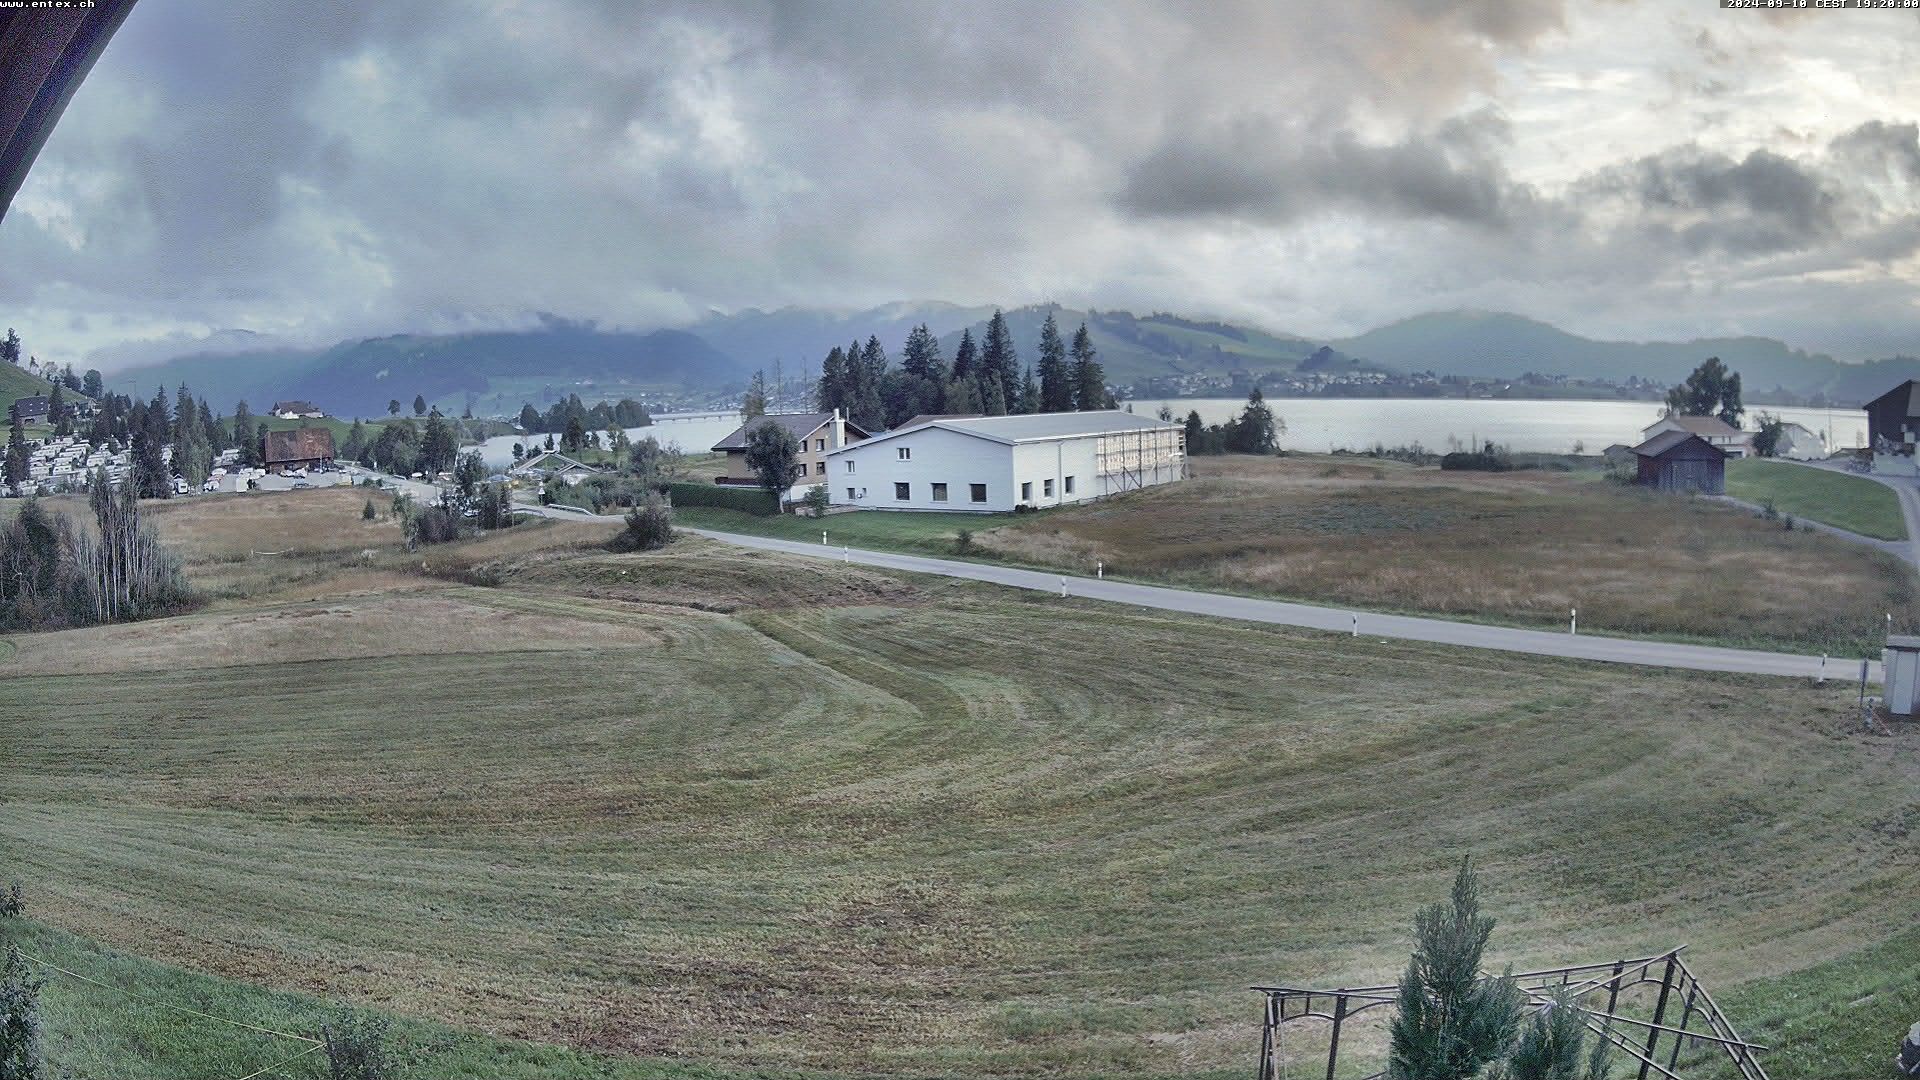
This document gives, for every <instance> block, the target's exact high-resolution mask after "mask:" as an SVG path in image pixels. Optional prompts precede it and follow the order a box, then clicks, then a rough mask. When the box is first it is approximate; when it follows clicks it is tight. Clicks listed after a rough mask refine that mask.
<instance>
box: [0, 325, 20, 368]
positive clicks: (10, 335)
mask: <svg viewBox="0 0 1920 1080" xmlns="http://www.w3.org/2000/svg"><path fill="white" fill-rule="evenodd" d="M0 360H5V361H6V362H7V363H9V364H12V365H13V366H14V367H19V366H20V335H19V334H16V333H14V331H13V327H11V326H9V327H7V336H6V340H4V341H0Z"/></svg>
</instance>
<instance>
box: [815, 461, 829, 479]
mask: <svg viewBox="0 0 1920 1080" xmlns="http://www.w3.org/2000/svg"><path fill="white" fill-rule="evenodd" d="M813 473H814V475H815V476H825V475H827V463H826V462H824V461H816V462H814V465H813Z"/></svg>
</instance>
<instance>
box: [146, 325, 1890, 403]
mask: <svg viewBox="0 0 1920 1080" xmlns="http://www.w3.org/2000/svg"><path fill="white" fill-rule="evenodd" d="M993 310H994V309H993V308H991V307H988V306H972V307H968V306H962V305H956V304H947V303H939V302H924V303H912V302H902V303H897V304H888V305H883V306H881V307H876V308H870V309H867V310H864V311H825V310H819V309H809V308H783V309H780V310H777V311H761V310H757V309H749V310H746V311H741V312H736V313H733V314H719V313H715V314H712V315H709V316H707V317H705V318H702V319H700V320H699V321H697V322H695V323H694V324H692V325H691V326H689V327H688V328H686V329H679V330H675V329H662V330H652V331H634V330H603V329H600V328H598V327H597V326H595V325H594V324H591V323H574V322H567V321H565V320H560V319H554V318H551V317H543V319H542V323H541V325H540V326H539V327H537V328H535V329H531V330H523V331H489V332H471V333H460V334H444V335H417V334H403V335H395V336H391V337H382V338H366V339H362V340H358V341H347V342H341V343H340V344H337V345H334V346H332V347H331V348H327V349H318V350H299V349H274V348H270V349H259V350H253V351H242V352H229V353H222V354H214V353H203V354H194V355H188V356H180V357H175V358H173V359H171V360H167V361H165V362H163V363H160V364H155V365H150V366H145V367H140V368H136V369H133V370H129V371H125V372H121V373H119V374H117V375H116V376H114V377H112V378H110V379H109V383H110V384H111V385H113V386H114V387H116V388H120V389H126V390H129V391H131V392H136V393H139V394H142V395H143V396H145V395H150V394H151V393H152V391H153V388H154V387H155V386H156V385H163V386H166V387H168V388H169V389H171V388H172V387H174V386H176V385H178V384H179V383H180V382H182V381H185V382H186V383H187V384H188V385H190V386H191V387H193V389H194V391H195V392H196V393H200V394H204V395H206V396H207V397H208V398H209V400H210V401H214V402H217V403H218V404H219V406H220V407H222V408H231V405H232V402H234V401H236V400H240V399H243V398H244V399H245V400H247V401H248V402H249V403H250V404H251V405H253V407H254V408H255V409H256V410H257V409H261V408H264V407H265V406H266V405H269V404H271V403H272V402H273V401H274V400H278V399H287V398H305V399H308V400H311V401H314V402H316V403H318V404H320V405H321V406H322V407H323V408H326V409H327V410H328V411H329V412H331V413H333V414H334V415H337V416H356V415H358V416H375V415H380V414H383V413H384V412H385V411H386V407H387V402H388V401H389V400H391V399H398V400H400V401H401V402H402V403H403V405H406V404H410V403H411V402H412V399H413V396H414V395H415V394H421V395H424V396H425V397H426V398H427V399H428V400H429V401H436V402H440V403H441V404H442V405H443V407H445V406H446V405H448V404H451V403H456V402H458V401H460V400H461V399H463V398H464V399H466V400H473V401H476V402H478V404H477V405H476V408H479V409H482V410H483V411H487V412H493V413H500V412H505V413H511V412H513V411H516V410H517V409H518V408H519V405H520V404H521V402H522V401H534V402H535V404H536V405H544V404H545V402H546V401H547V400H551V398H552V397H553V396H555V395H564V394H565V393H569V392H577V393H580V394H581V396H582V397H592V396H595V395H596V394H616V395H617V394H618V393H622V392H631V390H632V388H634V387H646V388H651V389H655V390H658V391H660V392H662V393H668V394H679V395H684V396H699V395H714V394H722V393H727V392H737V390H738V389H739V388H740V387H741V386H742V385H743V384H744V382H745V380H746V379H747V378H748V376H749V375H751V373H752V372H753V371H755V370H766V371H768V372H769V374H771V371H772V369H773V366H774V365H775V364H776V363H778V364H779V365H780V367H781V370H782V374H783V375H785V376H786V377H787V378H789V379H791V378H794V377H797V376H799V375H801V374H802V372H806V373H808V374H810V375H811V374H817V373H818V371H819V366H820V361H821V359H822V358H823V357H824V356H825V354H826V353H827V351H828V350H829V349H831V348H833V347H834V346H836V345H845V344H847V343H849V342H851V341H854V340H859V341H865V340H866V339H867V338H868V337H869V336H876V335H877V336H878V337H879V338H880V341H881V343H882V344H883V345H884V346H885V347H886V349H887V351H888V353H889V355H893V356H897V355H898V353H899V350H900V346H901V343H902V342H903V341H904V340H905V338H906V335H907V331H908V330H909V329H911V328H912V327H914V326H916V325H919V324H921V323H925V324H927V326H928V327H929V328H930V329H932V330H933V331H934V333H935V334H936V335H937V336H938V337H939V339H940V344H941V350H942V353H943V355H944V356H945V357H946V358H947V359H948V360H951V359H952V357H953V354H954V350H955V347H956V346H957V344H958V342H959V337H960V332H961V331H962V330H963V329H968V328H971V329H972V330H973V332H974V336H975V338H976V340H977V339H979V338H980V336H981V334H982V332H983V330H984V328H985V326H986V322H987V319H988V318H989V317H990V316H991V315H992V313H993ZM1049 312H1051V313H1053V315H1054V318H1055V319H1056V321H1057V322H1058V324H1059V326H1060V331H1061V334H1062V336H1063V337H1066V338H1068V339H1071V337H1072V334H1073V332H1074V330H1075V329H1076V328H1077V327H1078V326H1079V325H1080V324H1081V323H1082V322H1085V323H1086V325H1087V329H1088V332H1089V333H1090V334H1091V335H1092V337H1093V343H1094V346H1095V348H1096V349H1097V350H1098V351H1099V353H1100V359H1101V362H1102V363H1103V364H1104V365H1105V368H1106V372H1107V377H1108V379H1109V381H1111V382H1114V383H1116V384H1131V383H1136V382H1139V381H1141V380H1144V379H1148V378H1153V377H1156V376H1173V375H1182V374H1188V375H1193V374H1199V375H1226V374H1228V373H1230V372H1234V371H1247V372H1250V373H1252V374H1254V375H1256V376H1260V375H1273V374H1281V373H1291V372H1297V371H1319V372H1326V373H1337V372H1340V371H1348V370H1353V369H1356V368H1360V369H1373V370H1379V371H1385V372H1392V373H1412V372H1420V371H1432V372H1434V373H1436V374H1440V375H1466V376H1473V377H1478V378H1514V377H1518V376H1520V375H1522V374H1524V373H1527V372H1534V373H1538V374H1542V375H1550V376H1569V377H1581V378H1604V379H1612V380H1615V381H1624V380H1625V379H1627V378H1628V377H1629V376H1639V377H1641V378H1643V379H1651V380H1655V381H1658V382H1663V383H1673V382H1678V381H1679V380H1681V379H1683V378H1685V377H1686V375H1687V373H1688V372H1689V371H1691V370H1692V369H1693V368H1694V366H1695V365H1697V364H1698V363H1699V362H1700V361H1701V360H1704V359H1706V358H1707V357H1708V356H1718V357H1720V358H1721V359H1722V360H1724V361H1726V363H1727V365H1728V366H1729V367H1731V368H1733V369H1734V370H1735V371H1738V372H1740V374H1741V378H1742V380H1743V382H1744V384H1745V388H1746V390H1747V392H1748V394H1750V395H1757V394H1763V393H1768V392H1773V391H1776V390H1784V391H1786V392H1788V393H1791V394H1794V395H1802V396H1812V395H1817V394H1824V395H1826V396H1827V397H1828V398H1830V399H1831V400H1833V401H1835V402H1838V403H1848V404H1851V403H1859V402H1865V401H1867V400H1869V399H1871V398H1872V397H1874V396H1876V395H1878V394H1880V393H1881V392H1883V391H1885V390H1886V389H1887V388H1888V387H1890V386H1892V385H1894V384H1895V383H1897V382H1899V381H1900V380H1902V379H1906V378H1920V360H1916V359H1914V358H1912V357H1893V358H1890V359H1885V360H1876V361H1873V362H1871V363H1865V364H1847V363H1842V362H1840V361H1837V360H1835V359H1833V358H1832V357H1830V356H1827V355H1825V354H1822V353H1812V352H1807V351H1805V350H1801V349H1794V348H1791V347H1789V346H1787V345H1786V344H1784V343H1782V342H1779V341H1775V340H1773V339H1771V338H1762V337H1733V338H1704V339H1699V340H1695V341H1688V342H1624V341H1599V340H1594V339H1590V338H1585V337H1581V336H1579V335H1577V334H1571V333H1568V332H1567V331H1564V330H1561V329H1560V328H1558V327H1556V326H1553V325H1551V324H1549V323H1545V322H1541V321H1539V320H1536V319H1529V318H1526V317H1524V316H1520V315H1514V314H1510V313H1505V312H1488V311H1448V312H1432V313H1428V314H1424V315H1416V316H1413V317H1411V318H1407V319H1402V320H1399V321H1398V322H1394V323H1390V324H1388V325H1386V326H1381V327H1378V328H1376V329H1373V330H1369V331H1367V332H1366V333H1363V334H1359V335H1356V336H1353V337H1349V338H1342V339H1324V338H1308V337H1302V336H1299V335H1294V334H1288V333H1283V332H1277V331H1272V330H1265V329H1261V328H1258V327H1254V326H1249V325H1244V324H1236V323H1232V322H1227V321H1224V320H1219V319H1198V318H1189V317H1186V316H1182V315H1177V314H1171V313H1165V312H1154V313H1150V314H1147V315H1135V314H1134V313H1132V312H1129V311H1122V310H1098V309H1095V310H1079V309H1073V308H1065V307H1058V306H1054V305H1040V304H1036V305H1027V306H1023V307H1013V308H1007V309H1005V314H1006V317H1007V321H1008V324H1009V328H1010V329H1011V331H1012V334H1013V339H1014V342H1015V345H1016V347H1017V349H1018V352H1019V357H1020V362H1021V364H1022V366H1025V365H1029V364H1033V363H1035V362H1036V361H1037V360H1038V341H1039V334H1040V326H1041V323H1042V322H1043V321H1044V320H1045V318H1046V316H1047V314H1048V313H1049Z"/></svg>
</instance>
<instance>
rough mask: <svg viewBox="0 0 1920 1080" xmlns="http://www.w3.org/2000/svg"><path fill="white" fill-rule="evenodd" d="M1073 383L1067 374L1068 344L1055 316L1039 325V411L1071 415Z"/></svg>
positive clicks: (1049, 316)
mask: <svg viewBox="0 0 1920 1080" xmlns="http://www.w3.org/2000/svg"><path fill="white" fill-rule="evenodd" d="M1073 402H1074V381H1073V379H1072V378H1071V377H1070V376H1069V374H1068V370H1067V343H1066V342H1064V341H1062V340H1061V339H1060V328H1059V327H1058V326H1056V325H1054V322H1053V313H1052V312H1048V313H1047V321H1046V322H1044V323H1042V324H1041V325H1040V411H1041V412H1072V411H1073Z"/></svg>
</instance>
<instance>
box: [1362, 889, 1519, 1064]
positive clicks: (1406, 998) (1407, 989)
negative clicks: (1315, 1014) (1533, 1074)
mask: <svg viewBox="0 0 1920 1080" xmlns="http://www.w3.org/2000/svg"><path fill="white" fill-rule="evenodd" d="M1493 925H1494V924H1493V919H1492V918H1491V917H1489V916H1486V915H1482V914H1480V883H1479V880H1478V879H1477V878H1476V877H1475V876H1474V873H1473V865H1472V863H1471V862H1470V861H1469V860H1467V859H1462V860H1460V870H1459V872H1458V873H1457V874H1455V875H1454V879H1453V889H1452V892H1451V893H1450V895H1449V896H1448V899H1447V900H1446V901H1444V902H1441V903H1437V904H1434V905H1432V906H1430V907H1426V908H1423V909H1421V911H1420V913H1419V914H1418V915H1416V916H1415V917H1414V921H1413V929H1414V948H1413V959H1412V960H1411V961H1409V962H1408V964H1407V971H1406V974H1404V975H1402V976H1401V977H1400V991H1399V996H1398V1013H1397V1015H1395V1017H1394V1019H1393V1025H1392V1027H1391V1029H1390V1031H1389V1035H1390V1043H1389V1048H1388V1053H1387V1073H1386V1075H1387V1078H1388V1080H1471V1078H1473V1077H1475V1076H1478V1075H1479V1074H1480V1070H1481V1069H1484V1068H1486V1067H1487V1066H1488V1065H1490V1064H1492V1063H1493V1062H1496V1061H1499V1060H1500V1059H1501V1058H1503V1057H1505V1056H1506V1053H1507V1051H1508V1049H1509V1048H1510V1047H1512V1045H1513V1041H1514V1036H1515V1034H1516V1033H1517V1031H1518V1029H1519V1026H1520V1001H1521V993H1520V989H1519V987H1518V985H1516V984H1515V983H1514V981H1513V979H1512V978H1511V977H1501V978H1492V977H1489V976H1486V975H1483V974H1481V970H1480V967H1481V960H1482V959H1483V957H1484V955H1485V953H1486V948H1487V939H1488V938H1490V937H1491V936H1492V935H1493Z"/></svg>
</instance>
